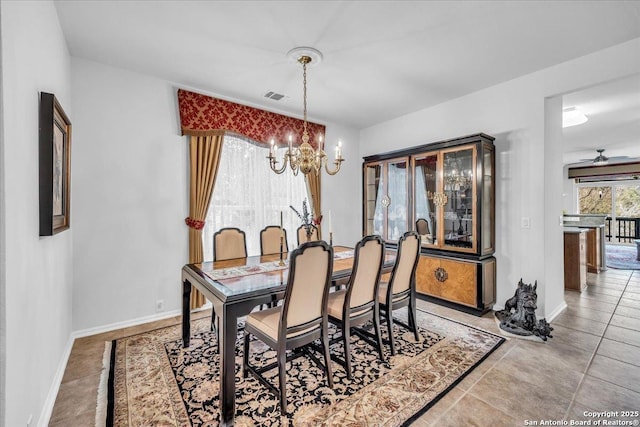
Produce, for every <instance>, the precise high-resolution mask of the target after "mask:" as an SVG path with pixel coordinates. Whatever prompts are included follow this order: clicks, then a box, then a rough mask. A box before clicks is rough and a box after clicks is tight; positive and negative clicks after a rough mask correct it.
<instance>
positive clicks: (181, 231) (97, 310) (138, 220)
mask: <svg viewBox="0 0 640 427" xmlns="http://www.w3.org/2000/svg"><path fill="white" fill-rule="evenodd" d="M71 76H72V79H71V80H72V97H73V104H74V106H75V111H76V113H75V122H74V123H75V126H74V138H75V140H76V145H75V151H74V162H75V163H74V178H73V185H74V197H75V204H74V242H73V244H74V256H73V271H74V293H73V295H74V304H73V310H74V311H73V328H74V330H88V329H89V330H90V329H92V328H95V329H101V328H102V329H104V327H108V325H118V324H122V323H125V324H126V323H127V322H131V321H133V320H135V319H143V318H148V317H149V316H155V315H156V305H155V304H156V301H157V300H159V299H162V300H164V302H165V310H164V311H168V312H171V311H177V310H179V309H180V307H181V301H182V300H181V290H182V288H181V286H180V270H181V268H182V266H183V265H184V264H185V263H186V262H187V258H188V239H187V227H186V225H185V224H184V218H185V217H186V216H187V215H188V163H187V153H188V146H187V137H183V136H180V130H179V118H178V109H177V99H176V91H177V87H176V86H175V85H173V84H172V83H170V82H167V81H163V80H160V79H156V78H153V77H150V76H146V75H142V74H137V73H133V72H129V71H125V70H122V69H118V68H114V67H109V66H106V65H102V64H98V63H96V62H90V61H86V60H82V59H77V58H73V59H72V73H71ZM193 90H197V89H193ZM212 96H215V94H212ZM237 102H242V101H237ZM338 139H342V141H343V144H344V145H343V153H344V156H345V157H346V158H347V161H345V162H344V163H343V166H342V170H341V171H340V173H339V174H338V175H336V176H332V177H327V176H326V175H325V176H323V187H322V188H323V189H322V193H323V212H324V214H325V215H327V213H328V211H329V210H332V215H333V228H334V236H335V241H336V243H345V244H347V243H348V244H353V243H354V242H355V241H356V240H357V239H358V238H359V236H360V221H361V220H360V218H361V213H360V210H361V208H360V205H361V202H360V196H359V177H360V172H359V171H360V166H359V160H358V150H359V146H358V132H357V131H355V130H353V129H350V128H346V127H340V126H335V125H331V124H328V125H327V135H326V141H327V147H329V148H331V149H332V147H334V146H335V144H336V143H337V140H338ZM329 151H332V150H329ZM329 154H330V158H331V159H333V155H334V153H333V152H330V153H329ZM265 167H266V163H265ZM342 215H344V219H343V217H342Z"/></svg>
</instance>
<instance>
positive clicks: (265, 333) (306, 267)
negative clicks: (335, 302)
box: [242, 241, 333, 415]
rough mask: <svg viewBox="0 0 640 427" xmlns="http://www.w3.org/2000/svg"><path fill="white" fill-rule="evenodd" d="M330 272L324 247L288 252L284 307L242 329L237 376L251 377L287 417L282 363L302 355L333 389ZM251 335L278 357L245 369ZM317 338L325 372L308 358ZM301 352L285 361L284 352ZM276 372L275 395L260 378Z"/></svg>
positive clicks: (252, 317)
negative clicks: (328, 308)
mask: <svg viewBox="0 0 640 427" xmlns="http://www.w3.org/2000/svg"><path fill="white" fill-rule="evenodd" d="M332 271H333V248H332V247H331V246H329V245H328V244H327V243H326V242H324V241H315V242H308V243H303V244H302V245H301V246H300V247H299V248H297V249H294V250H293V251H292V252H291V257H290V260H289V276H288V279H287V286H286V290H285V294H284V300H283V303H282V304H281V305H279V306H277V307H273V308H269V309H266V310H261V311H256V312H253V313H251V314H249V315H248V316H247V319H246V322H245V328H244V356H243V362H242V373H243V376H244V377H245V378H246V377H247V375H248V374H249V373H251V374H252V375H253V376H255V377H256V378H257V379H258V380H259V381H260V382H261V383H262V384H263V385H264V386H265V387H267V388H268V389H269V390H271V391H272V392H273V393H274V394H275V395H276V396H277V395H278V394H279V395H280V410H281V413H282V415H286V413H287V391H286V390H287V386H286V362H287V359H289V360H291V358H292V357H298V356H302V355H304V354H307V355H309V357H310V358H311V359H312V360H313V361H314V362H315V363H316V364H318V366H320V368H323V369H324V370H325V372H326V375H327V382H328V384H329V387H331V388H333V376H332V373H331V358H330V356H329V338H328V331H327V327H328V319H327V297H328V294H329V282H330V280H331V273H332ZM251 335H253V336H255V337H256V338H258V339H259V340H260V341H262V342H264V343H265V344H267V345H268V346H269V347H271V348H272V349H274V350H275V351H276V352H277V361H276V362H275V363H272V364H270V365H267V366H264V367H261V368H254V367H252V366H251V365H249V338H250V336H251ZM318 338H320V341H321V344H322V352H323V353H324V367H323V366H322V364H321V363H320V361H319V360H318V359H317V358H316V357H315V355H313V354H312V353H311V352H309V349H308V347H309V346H308V345H309V344H311V343H313V341H315V340H316V339H318ZM293 349H301V350H303V351H299V352H295V353H293V354H292V355H291V356H289V358H287V354H286V352H287V350H293ZM276 366H277V367H278V378H279V386H280V387H279V388H280V391H279V392H278V389H276V387H275V386H273V385H272V384H271V383H270V382H269V381H267V380H266V379H265V378H264V377H263V376H262V374H263V373H264V372H265V371H268V370H271V369H273V368H275V367H276Z"/></svg>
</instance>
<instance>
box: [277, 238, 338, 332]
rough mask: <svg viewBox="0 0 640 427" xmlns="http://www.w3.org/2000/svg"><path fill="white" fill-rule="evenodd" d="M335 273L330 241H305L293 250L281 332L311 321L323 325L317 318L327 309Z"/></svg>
mask: <svg viewBox="0 0 640 427" xmlns="http://www.w3.org/2000/svg"><path fill="white" fill-rule="evenodd" d="M332 272H333V248H332V247H331V246H329V245H328V244H327V242H324V241H322V240H318V241H315V242H307V243H303V244H302V245H300V247H298V248H297V249H294V250H293V252H291V257H290V259H289V277H288V281H287V289H286V290H285V295H284V303H283V307H282V318H281V329H280V331H281V333H282V332H284V330H291V328H296V327H298V326H303V325H306V324H310V323H312V322H313V324H312V325H310V326H313V325H316V324H317V325H319V324H320V323H319V321H318V320H319V319H322V317H323V315H324V316H326V312H327V298H328V295H329V286H330V283H331V274H332ZM315 321H318V322H317V323H316V322H315ZM283 328H284V329H283Z"/></svg>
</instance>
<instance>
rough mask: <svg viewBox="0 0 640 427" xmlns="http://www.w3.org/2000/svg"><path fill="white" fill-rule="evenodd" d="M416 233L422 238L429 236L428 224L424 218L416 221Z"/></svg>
mask: <svg viewBox="0 0 640 427" xmlns="http://www.w3.org/2000/svg"><path fill="white" fill-rule="evenodd" d="M416 231H417V232H418V234H419V235H421V236H424V235H427V234H431V233H430V232H429V223H428V222H427V220H426V219H424V218H418V220H417V221H416Z"/></svg>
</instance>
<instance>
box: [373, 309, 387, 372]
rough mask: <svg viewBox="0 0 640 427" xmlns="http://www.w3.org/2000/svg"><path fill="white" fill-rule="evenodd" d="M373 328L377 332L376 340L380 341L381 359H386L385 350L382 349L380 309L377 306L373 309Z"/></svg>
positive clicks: (379, 352)
mask: <svg viewBox="0 0 640 427" xmlns="http://www.w3.org/2000/svg"><path fill="white" fill-rule="evenodd" d="M373 328H374V331H375V333H376V342H377V343H378V354H380V360H382V361H383V362H384V361H385V358H384V352H383V351H382V334H381V333H380V311H379V309H378V308H377V307H376V308H375V309H374V311H373Z"/></svg>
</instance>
